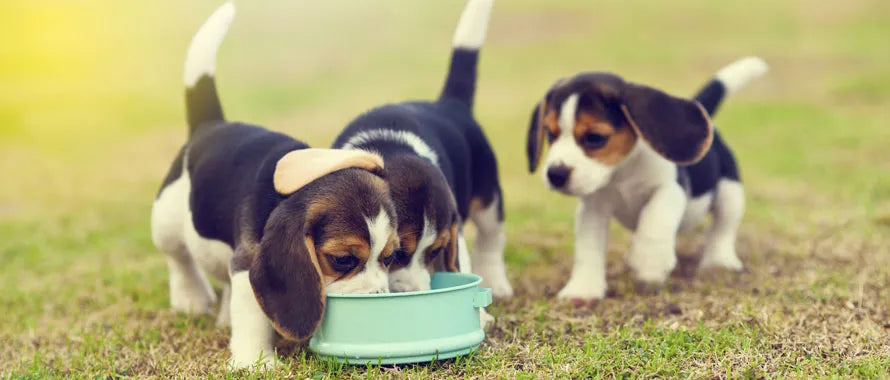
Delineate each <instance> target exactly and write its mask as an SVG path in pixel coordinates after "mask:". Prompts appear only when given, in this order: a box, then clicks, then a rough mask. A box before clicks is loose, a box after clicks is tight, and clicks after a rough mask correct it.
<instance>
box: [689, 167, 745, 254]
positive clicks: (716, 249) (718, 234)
mask: <svg viewBox="0 0 890 380" xmlns="http://www.w3.org/2000/svg"><path fill="white" fill-rule="evenodd" d="M744 214H745V190H744V188H743V187H742V184H741V182H738V181H733V180H730V179H721V180H720V182H718V183H717V189H716V196H715V198H714V210H713V220H712V221H711V227H710V230H709V231H708V236H707V242H706V243H705V249H704V254H703V256H702V260H701V263H700V264H699V269H709V268H725V269H729V270H734V271H738V270H742V268H743V267H744V266H743V264H742V261H741V260H739V258H738V256H737V255H736V250H735V241H736V236H737V234H738V229H739V225H740V224H741V222H742V216H744Z"/></svg>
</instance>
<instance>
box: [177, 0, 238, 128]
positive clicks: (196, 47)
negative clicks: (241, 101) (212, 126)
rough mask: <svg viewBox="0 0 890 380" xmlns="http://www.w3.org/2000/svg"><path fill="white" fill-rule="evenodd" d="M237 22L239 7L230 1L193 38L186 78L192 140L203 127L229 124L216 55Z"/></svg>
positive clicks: (186, 97) (186, 66) (186, 110)
mask: <svg viewBox="0 0 890 380" xmlns="http://www.w3.org/2000/svg"><path fill="white" fill-rule="evenodd" d="M234 18H235V5H234V4H233V3H232V2H231V1H230V2H227V3H225V4H223V5H222V6H220V7H219V8H217V9H216V11H214V12H213V14H211V15H210V17H208V18H207V21H205V22H204V25H201V28H200V29H198V32H197V33H195V36H194V37H192V43H191V44H190V45H189V50H188V54H187V55H186V58H185V75H184V77H183V78H184V81H185V112H186V116H187V118H188V125H189V136H191V135H192V134H194V133H195V131H196V130H197V129H198V128H199V127H200V126H201V125H202V124H205V123H208V122H214V121H222V120H225V119H224V116H223V111H222V106H221V105H220V102H219V96H217V94H216V83H215V81H214V79H213V73H214V71H215V70H216V51H217V50H218V49H219V45H220V44H222V41H223V38H224V37H225V36H226V32H227V31H228V30H229V25H231V24H232V19H234Z"/></svg>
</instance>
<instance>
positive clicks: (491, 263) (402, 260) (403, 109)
mask: <svg viewBox="0 0 890 380" xmlns="http://www.w3.org/2000/svg"><path fill="white" fill-rule="evenodd" d="M492 4H493V0H470V1H469V2H468V3H467V5H466V7H465V9H464V11H463V13H462V14H461V17H460V21H459V22H458V26H457V30H456V32H455V34H454V39H453V43H452V46H453V51H452V56H451V68H450V71H449V73H448V77H447V78H446V79H445V86H444V88H443V90H442V93H441V95H440V96H439V99H438V100H436V101H414V102H405V103H398V104H390V105H384V106H381V107H378V108H375V109H372V110H370V111H368V112H366V113H364V114H362V115H360V116H359V117H357V118H356V119H355V120H353V121H352V122H351V123H349V124H348V125H347V126H346V128H345V129H344V130H343V132H342V133H340V135H339V136H338V137H337V139H336V141H335V142H334V144H333V147H334V148H339V149H348V150H362V151H367V152H373V153H376V154H379V155H380V156H382V157H383V161H384V162H385V163H386V168H387V178H386V180H387V183H389V187H390V191H391V192H392V198H393V202H394V203H395V206H396V215H398V223H397V225H398V229H399V231H398V232H399V239H400V243H399V247H400V249H398V250H396V252H395V257H396V258H395V260H394V262H393V264H392V268H391V271H390V275H389V281H390V289H391V290H392V291H396V292H404V291H414V290H426V289H429V287H430V272H431V270H433V268H434V267H435V266H436V265H435V263H436V262H439V264H440V265H439V266H440V267H444V268H445V269H447V270H450V271H457V270H460V271H463V272H470V271H471V267H470V259H469V253H468V252H467V249H466V243H465V241H464V239H463V235H462V233H461V230H462V225H463V222H464V221H466V220H467V219H469V220H472V221H473V224H474V225H475V226H476V228H477V230H478V237H477V239H476V244H475V251H476V258H475V260H477V262H476V269H477V270H476V273H477V274H479V275H481V276H482V278H483V282H482V286H484V287H490V288H492V293H493V294H494V295H495V296H499V297H507V296H510V295H512V293H513V290H512V288H511V287H510V283H509V281H508V280H507V275H506V270H505V267H504V260H503V255H504V246H505V243H506V237H505V234H504V228H503V220H504V208H503V197H502V196H501V187H500V184H499V182H498V167H497V161H496V159H495V155H494V152H493V151H492V149H491V146H490V145H489V143H488V140H487V139H486V137H485V133H484V132H483V131H482V128H481V127H480V126H479V123H478V122H476V120H475V119H474V117H473V95H474V92H475V87H476V66H477V61H478V59H479V49H480V47H481V46H482V44H483V42H484V41H485V34H486V30H487V28H488V20H489V15H490V13H491V7H492ZM458 247H459V248H458ZM457 256H460V257H459V258H458V257H457Z"/></svg>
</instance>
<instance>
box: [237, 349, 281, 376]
mask: <svg viewBox="0 0 890 380" xmlns="http://www.w3.org/2000/svg"><path fill="white" fill-rule="evenodd" d="M278 364H279V362H278V360H276V359H275V354H273V353H272V352H268V353H267V352H266V351H262V352H261V353H259V354H256V355H249V354H246V353H235V352H233V353H232V357H231V358H230V359H229V368H230V369H232V370H238V369H248V370H250V371H258V372H263V371H268V370H270V369H273V368H275V366H277V365H278Z"/></svg>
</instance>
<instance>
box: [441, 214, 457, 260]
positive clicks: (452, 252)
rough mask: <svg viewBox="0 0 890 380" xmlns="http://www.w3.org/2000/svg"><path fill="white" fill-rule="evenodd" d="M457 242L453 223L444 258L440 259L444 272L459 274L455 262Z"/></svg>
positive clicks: (455, 227)
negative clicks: (443, 265)
mask: <svg viewBox="0 0 890 380" xmlns="http://www.w3.org/2000/svg"><path fill="white" fill-rule="evenodd" d="M457 240H458V235H457V223H454V224H452V225H451V240H450V241H449V242H448V246H447V247H445V256H444V257H443V258H442V261H443V263H444V264H445V270H447V271H449V272H460V269H459V268H458V262H457V245H458V244H457Z"/></svg>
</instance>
